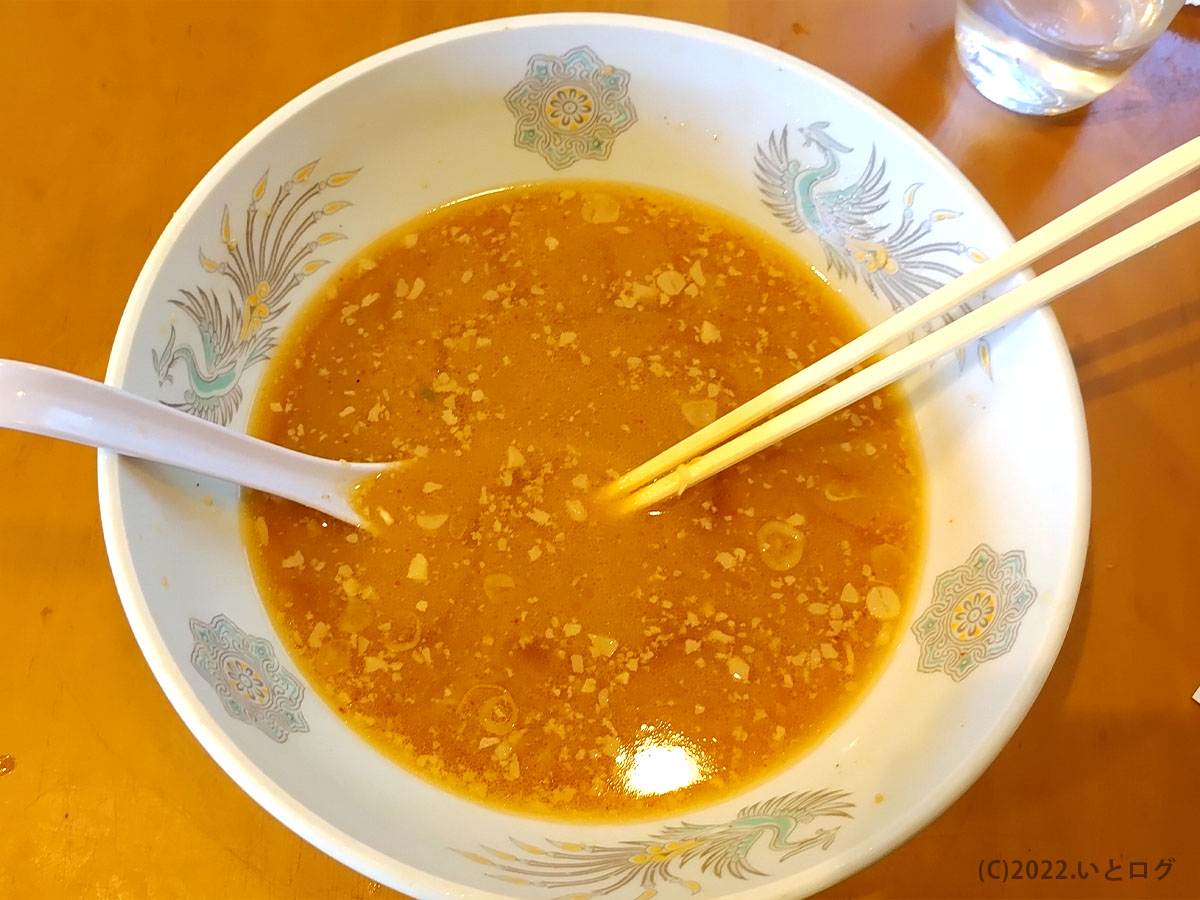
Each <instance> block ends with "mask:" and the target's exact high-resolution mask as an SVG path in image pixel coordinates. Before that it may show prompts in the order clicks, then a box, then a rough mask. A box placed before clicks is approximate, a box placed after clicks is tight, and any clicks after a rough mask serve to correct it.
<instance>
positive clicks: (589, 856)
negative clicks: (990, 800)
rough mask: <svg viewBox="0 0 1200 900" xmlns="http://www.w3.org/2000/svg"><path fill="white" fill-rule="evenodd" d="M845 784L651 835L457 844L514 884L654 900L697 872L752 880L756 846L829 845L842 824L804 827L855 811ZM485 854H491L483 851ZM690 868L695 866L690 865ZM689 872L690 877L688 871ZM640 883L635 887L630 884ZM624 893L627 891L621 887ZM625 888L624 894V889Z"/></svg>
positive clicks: (795, 849)
mask: <svg viewBox="0 0 1200 900" xmlns="http://www.w3.org/2000/svg"><path fill="white" fill-rule="evenodd" d="M849 796H850V795H849V794H847V793H846V792H844V791H828V790H826V791H805V792H803V793H792V794H784V795H782V796H779V797H773V798H771V799H770V800H765V801H763V802H762V803H756V804H754V805H752V806H747V807H745V808H743V809H742V810H740V811H739V812H738V815H737V817H736V818H734V819H732V820H731V821H729V822H723V823H720V824H714V825H693V824H690V823H687V822H683V823H680V824H679V825H672V826H667V827H666V828H662V829H660V830H658V831H656V832H654V833H653V834H652V835H650V837H649V838H646V839H644V840H637V841H621V842H619V843H614V844H603V845H597V844H584V843H568V842H563V841H552V840H548V839H547V840H545V844H546V845H547V846H545V847H540V846H536V845H533V844H526V843H523V842H521V841H518V840H516V839H510V840H512V843H513V845H514V846H515V847H516V848H517V850H518V852H517V853H510V852H507V851H504V850H493V849H491V848H489V847H484V848H483V850H484V851H485V852H484V853H468V852H465V851H459V852H460V853H462V855H463V856H465V857H467V858H468V859H470V860H472V861H474V862H477V863H479V864H480V865H485V866H489V867H491V868H492V869H494V870H495V871H490V872H489V873H488V874H489V875H491V876H492V877H494V878H497V879H499V880H501V881H506V882H508V883H510V884H519V885H532V886H536V887H543V888H553V889H559V890H562V889H571V890H572V891H573V892H572V893H570V894H568V895H565V896H568V897H572V898H577V900H585V898H589V897H600V896H612V895H615V894H617V893H618V892H619V891H622V889H627V890H626V891H625V892H624V893H625V894H628V895H629V897H630V898H631V900H632V898H633V897H634V896H636V898H637V900H649V898H651V897H654V896H656V895H657V893H658V891H659V889H660V888H662V887H664V886H674V887H679V888H684V889H686V890H687V891H689V892H691V893H692V894H698V893H700V892H701V890H702V889H703V887H704V885H703V884H701V882H700V881H697V880H695V879H697V878H714V879H715V878H725V877H729V878H736V879H738V880H746V879H747V878H751V877H754V876H760V877H761V876H765V875H766V873H765V872H763V871H762V870H761V869H759V868H757V867H756V866H755V865H754V864H753V863H752V862H750V855H751V852H752V851H754V850H755V849H756V848H757V847H761V849H760V851H759V852H760V853H761V854H762V855H763V856H765V855H766V852H770V853H772V854H774V861H775V862H776V863H782V862H784V861H786V860H788V859H790V858H791V857H793V856H795V855H796V854H798V853H803V852H805V851H806V850H813V849H817V848H819V849H821V850H828V849H829V848H830V847H831V846H832V845H833V842H834V840H835V839H836V838H837V834H838V830H839V829H840V827H841V826H840V825H828V826H827V825H822V826H818V827H816V828H813V829H811V830H810V829H807V828H804V826H807V825H810V824H812V823H813V822H815V821H816V820H817V819H821V818H831V819H838V818H842V819H849V818H852V817H853V816H852V814H851V812H850V810H851V809H853V808H854V804H853V803H851V802H849V801H848V799H847V798H848V797H849ZM485 854H486V855H485ZM685 869H690V871H687V872H685V871H684V870H685ZM685 876H691V877H685ZM638 888H640V889H641V892H640V893H638V894H636V895H634V894H633V893H632V892H633V891H634V890H637V889H638ZM623 895H624V894H623ZM623 895H622V896H623Z"/></svg>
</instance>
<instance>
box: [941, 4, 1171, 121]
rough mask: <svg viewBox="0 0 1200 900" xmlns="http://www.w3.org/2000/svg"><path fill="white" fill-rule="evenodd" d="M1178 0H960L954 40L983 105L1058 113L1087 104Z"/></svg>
mask: <svg viewBox="0 0 1200 900" xmlns="http://www.w3.org/2000/svg"><path fill="white" fill-rule="evenodd" d="M1182 5H1183V0H959V3H958V17H957V21H956V24H955V38H956V42H957V44H958V57H959V60H960V61H961V62H962V65H963V68H964V69H965V70H966V72H967V75H968V76H969V77H970V78H971V80H972V81H973V82H975V86H976V87H978V88H979V91H980V93H982V94H983V95H984V96H985V97H987V98H988V99H989V100H992V101H993V102H995V103H998V104H1000V105H1001V106H1004V107H1007V108H1008V109H1012V110H1015V111H1017V112H1022V113H1034V114H1038V115H1057V114H1059V113H1064V112H1068V111H1070V110H1072V109H1078V108H1079V107H1081V106H1085V105H1086V104H1088V103H1091V102H1092V101H1093V100H1094V99H1096V97H1098V96H1100V95H1101V94H1103V93H1104V92H1105V91H1107V90H1109V89H1110V88H1111V87H1113V85H1115V84H1116V83H1117V82H1118V81H1119V80H1120V79H1121V76H1123V75H1124V74H1125V72H1126V71H1127V70H1128V69H1129V67H1130V66H1132V65H1133V64H1134V63H1135V62H1137V60H1138V59H1139V58H1140V57H1141V55H1142V54H1143V53H1145V52H1146V49H1147V48H1148V47H1149V46H1150V45H1151V44H1152V43H1153V42H1154V41H1155V39H1157V38H1158V36H1159V35H1161V34H1162V33H1163V31H1164V30H1165V29H1166V27H1167V26H1168V25H1169V24H1170V22H1171V19H1172V18H1174V16H1175V13H1177V12H1178V11H1179V9H1180V7H1181V6H1182Z"/></svg>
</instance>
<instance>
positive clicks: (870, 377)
mask: <svg viewBox="0 0 1200 900" xmlns="http://www.w3.org/2000/svg"><path fill="white" fill-rule="evenodd" d="M1197 166H1200V138H1194V139H1192V140H1190V141H1188V142H1187V143H1186V144H1183V145H1182V146H1180V147H1177V148H1176V149H1174V150H1172V151H1170V152H1169V153H1166V154H1164V155H1163V156H1160V157H1159V158H1158V159H1156V160H1154V161H1153V162H1151V163H1148V164H1147V165H1145V166H1143V167H1142V168H1140V169H1138V170H1137V171H1136V172H1134V173H1133V174H1131V175H1128V176H1126V177H1125V178H1122V179H1121V180H1120V181H1118V182H1117V183H1116V184H1114V185H1112V186H1111V187H1108V188H1106V189H1104V190H1103V191H1101V192H1100V193H1098V194H1096V195H1095V196H1094V197H1091V198H1090V199H1088V200H1085V201H1084V202H1083V203H1081V204H1079V205H1078V206H1076V207H1075V208H1074V209H1071V210H1069V211H1068V212H1066V213H1063V214H1062V215H1061V216H1059V217H1058V218H1057V219H1055V220H1054V221H1052V222H1050V223H1048V224H1046V225H1043V226H1042V227H1041V228H1039V229H1038V230H1037V231H1034V232H1033V233H1031V234H1029V235H1027V236H1026V237H1024V238H1022V239H1021V240H1019V241H1017V242H1016V243H1015V244H1013V245H1012V246H1011V247H1009V248H1008V249H1007V250H1005V251H1004V252H1003V253H1000V254H999V255H997V256H995V257H994V258H992V259H989V260H986V261H984V262H982V263H980V264H979V265H978V266H977V267H976V268H974V269H973V270H971V271H970V272H968V273H967V274H965V275H963V276H961V277H959V278H957V279H955V280H954V281H952V282H950V283H949V284H946V285H944V286H942V287H940V288H938V289H937V290H936V291H934V292H933V293H932V294H930V295H929V296H927V297H925V298H924V299H922V300H919V301H918V302H916V303H914V304H912V305H911V306H909V307H906V308H905V309H903V310H901V311H900V312H898V313H896V314H895V315H893V316H891V317H890V318H889V319H888V320H887V321H885V322H883V323H882V324H880V325H878V326H876V327H875V328H872V329H870V330H869V331H867V332H866V333H865V334H862V335H860V336H859V337H857V338H855V339H854V340H852V341H850V342H849V343H848V344H845V345H844V346H842V347H839V348H838V349H837V350H835V351H834V352H832V353H830V354H829V355H828V356H825V357H822V358H821V359H819V360H817V361H816V362H815V363H813V364H812V365H811V366H808V367H807V368H805V369H802V370H801V371H799V372H797V373H796V374H795V375H792V376H791V377H789V378H787V379H785V380H783V381H781V382H780V383H779V384H777V385H775V386H774V387H772V388H769V389H768V390H766V391H763V393H761V394H759V395H758V396H757V397H755V398H754V399H752V400H750V401H748V402H747V403H743V404H742V405H741V406H739V407H737V408H736V409H734V410H733V411H732V412H729V413H727V414H726V415H724V416H722V417H721V418H719V419H717V420H716V421H715V422H713V423H711V424H710V425H706V426H705V427H703V428H701V429H700V430H699V431H697V432H695V433H693V434H691V435H689V436H688V437H686V438H684V439H683V440H682V441H680V442H679V443H677V444H675V445H673V446H671V447H669V448H667V449H666V450H664V451H663V452H661V453H659V454H658V455H657V456H655V457H654V458H653V459H651V460H649V461H648V462H645V463H643V464H642V465H640V466H638V467H637V468H635V469H632V470H631V471H629V472H627V473H626V474H624V475H622V476H621V477H619V478H617V479H616V480H615V481H613V482H611V483H610V484H609V485H608V486H607V488H606V490H607V492H608V493H609V495H610V496H613V497H620V496H624V499H623V500H622V501H621V503H622V508H624V509H625V510H626V511H633V510H637V509H642V508H644V507H646V506H650V505H652V504H655V503H658V502H660V501H662V500H664V499H666V498H668V497H671V496H677V495H679V494H681V493H683V491H684V490H685V489H686V488H687V487H689V486H690V485H692V484H695V483H696V482H698V481H703V480H704V479H705V478H709V477H710V476H712V475H715V474H716V473H717V472H720V471H721V470H723V469H726V468H728V467H729V466H732V465H735V464H736V463H739V462H741V461H742V460H743V459H745V458H746V457H748V456H750V455H751V454H753V453H757V452H758V451H759V450H762V449H764V448H766V447H769V446H771V445H772V444H774V443H776V442H778V441H780V440H782V439H783V438H785V437H787V436H788V435H790V434H793V433H795V432H797V431H799V430H800V429H801V428H804V427H806V426H808V425H811V424H812V423H813V422H816V421H817V420H819V419H822V418H824V417H825V416H827V415H830V414H831V413H834V412H837V411H838V410H840V409H843V408H844V407H846V406H849V405H850V404H851V403H854V402H855V401H857V400H861V399H862V398H863V397H865V396H867V395H868V394H871V393H872V392H874V391H877V390H879V389H880V388H882V387H886V386H887V385H889V384H891V383H892V382H893V381H896V380H898V379H900V378H903V377H904V376H905V375H907V374H908V373H909V372H912V371H913V370H914V369H916V368H918V367H920V366H921V365H923V364H924V363H927V362H929V361H931V360H933V359H936V358H937V357H939V356H941V355H943V354H945V353H947V352H949V351H951V350H954V349H956V348H958V347H960V346H962V345H963V344H966V343H967V342H969V341H971V340H974V339H975V338H978V337H982V336H983V335H985V334H987V333H989V332H991V331H993V330H995V329H996V328H998V327H1000V326H1001V325H1003V324H1004V323H1006V322H1008V321H1009V320H1011V319H1014V318H1016V317H1018V316H1022V315H1024V314H1025V313H1028V312H1031V311H1032V310H1034V309H1036V308H1038V307H1039V306H1042V305H1043V304H1045V303H1048V302H1050V301H1051V300H1053V299H1055V298H1056V297H1058V296H1059V295H1061V294H1063V293H1065V292H1066V291H1069V290H1070V289H1071V288H1073V287H1076V286H1077V285H1080V284H1082V283H1083V282H1085V281H1087V280H1088V279H1090V278H1093V277H1094V276H1096V275H1099V274H1100V273H1101V272H1104V271H1106V270H1108V269H1111V268H1112V267H1113V266H1116V265H1118V264H1119V263H1122V262H1124V261H1125V260H1127V259H1129V258H1130V257H1132V256H1136V255H1137V254H1138V253H1141V252H1142V251H1143V250H1146V249H1148V248H1150V247H1153V246H1154V245H1155V244H1158V243H1159V242H1161V241H1163V240H1165V239H1166V238H1168V237H1171V236H1172V235H1174V234H1177V233H1178V232H1181V231H1183V230H1184V229H1186V228H1189V227H1191V226H1192V225H1195V224H1196V223H1197V221H1200V191H1196V192H1194V193H1192V194H1189V195H1188V196H1186V197H1184V198H1183V199H1182V200H1178V201H1176V202H1175V203H1172V204H1171V205H1170V206H1168V207H1166V208H1165V209H1162V210H1160V211H1159V212H1157V213H1154V214H1153V215H1151V216H1149V217H1147V218H1145V219H1143V220H1142V221H1140V222H1138V223H1137V224H1136V225H1131V226H1130V227H1129V228H1126V229H1125V230H1124V231H1121V232H1118V233H1117V234H1115V235H1113V236H1112V237H1110V238H1107V239H1106V240H1103V241H1101V242H1100V243H1098V244H1096V245H1095V246H1093V247H1091V248H1089V249H1087V250H1085V251H1083V252H1082V253H1080V254H1078V255H1077V256H1074V257H1072V258H1071V259H1069V260H1067V261H1066V262H1063V263H1061V264H1060V265H1057V266H1055V267H1054V268H1052V269H1050V270H1049V271H1047V272H1045V273H1043V274H1041V275H1039V276H1037V277H1036V278H1034V279H1031V280H1030V281H1027V282H1026V283H1024V284H1022V285H1020V286H1018V287H1016V288H1014V289H1013V290H1011V291H1009V292H1008V293H1006V294H1003V295H1002V296H999V297H997V298H995V299H993V300H991V301H990V302H988V303H985V304H984V305H983V306H981V307H979V308H978V309H976V310H974V311H972V312H969V313H967V314H966V315H963V316H961V317H959V318H957V319H955V320H954V321H952V322H950V323H949V324H946V325H944V326H942V327H941V328H939V329H938V330H936V331H933V332H932V333H930V334H927V335H926V336H924V337H922V338H920V339H919V340H916V341H913V342H912V343H909V344H908V345H906V346H904V347H903V348H901V349H899V350H897V351H896V352H894V353H892V354H891V355H890V356H886V357H885V358H883V359H881V360H879V361H878V362H875V363H873V364H872V365H870V366H867V367H866V368H864V369H862V370H861V371H859V372H856V373H854V374H853V375H850V376H849V377H847V378H845V379H843V380H842V381H839V382H837V383H836V384H833V385H832V386H831V387H828V388H826V389H825V390H823V391H820V392H819V393H816V394H813V395H812V396H810V397H808V398H807V399H806V400H803V401H802V402H800V403H798V404H797V405H795V406H792V407H791V408H790V409H787V410H786V411H784V412H779V411H780V410H783V409H784V408H785V407H787V406H788V405H789V404H791V403H792V402H793V401H795V400H796V399H798V398H800V397H802V396H804V395H805V394H809V393H811V392H812V391H814V390H816V389H817V388H819V387H820V386H821V385H823V384H826V383H827V382H829V381H831V380H832V379H834V378H836V377H838V376H839V375H842V374H843V373H845V372H846V371H847V370H849V369H851V368H852V367H854V366H855V365H857V364H858V363H860V362H862V361H863V360H864V359H866V358H867V357H869V356H871V355H872V354H875V353H877V352H879V351H881V350H883V349H884V348H886V347H887V346H888V345H890V344H892V343H893V342H895V341H897V340H899V339H901V338H903V337H905V336H906V335H909V334H911V333H913V332H915V331H916V330H917V329H918V328H920V327H921V326H927V325H929V324H930V323H932V322H933V321H934V320H935V319H937V318H938V317H939V316H942V315H944V314H945V313H947V312H949V311H950V310H952V309H954V308H955V307H957V306H960V305H962V304H963V303H965V302H967V301H970V300H971V299H973V298H975V297H976V296H978V295H979V294H980V293H981V292H982V291H984V290H986V289H988V288H990V287H992V286H994V285H995V284H996V283H997V282H1000V281H1002V280H1004V279H1005V278H1007V277H1009V276H1011V275H1013V274H1014V273H1016V272H1019V271H1021V270H1022V269H1024V268H1026V267H1027V266H1028V265H1029V264H1030V263H1032V262H1033V261H1034V260H1036V259H1038V258H1040V257H1042V256H1044V255H1045V254H1047V253H1049V252H1050V251H1051V250H1054V249H1055V248H1056V247H1058V246H1060V245H1061V244H1063V243H1065V242H1066V241H1068V240H1070V239H1071V238H1073V237H1075V236H1076V235H1078V234H1080V233H1081V232H1083V231H1086V230H1087V229H1089V228H1091V227H1092V226H1093V225H1096V224H1097V223H1099V222H1102V221H1104V220H1105V219H1107V218H1108V217H1110V216H1112V215H1114V214H1115V213H1117V212H1119V211H1120V210H1122V209H1124V208H1125V207H1126V206H1128V205H1129V204H1130V203H1132V202H1133V201H1135V200H1139V199H1141V198H1142V197H1144V196H1145V195H1146V194H1148V193H1150V192H1152V191H1156V190H1158V189H1159V188H1161V187H1163V186H1165V185H1167V184H1169V183H1171V182H1172V181H1174V180H1175V179H1177V178H1180V177H1181V176H1183V175H1186V174H1187V173H1188V172H1190V171H1192V170H1193V169H1195V168H1196V167H1197ZM776 412H779V415H776V416H775V417H774V418H772V419H770V420H768V421H766V422H763V423H762V424H761V425H757V427H751V426H754V425H755V423H757V422H761V421H762V420H763V419H765V418H766V417H767V416H770V415H772V414H774V413H776ZM746 429H749V430H746ZM655 479H657V480H655Z"/></svg>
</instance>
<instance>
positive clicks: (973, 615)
mask: <svg viewBox="0 0 1200 900" xmlns="http://www.w3.org/2000/svg"><path fill="white" fill-rule="evenodd" d="M1036 599H1037V591H1036V590H1035V589H1034V587H1033V585H1032V584H1031V583H1030V581H1029V579H1028V578H1027V577H1026V575H1025V554H1024V553H1022V552H1021V551H1020V550H1013V551H1011V552H1009V553H1005V554H1004V555H1003V556H1001V555H1000V554H998V553H997V552H996V551H995V550H993V549H992V548H991V547H989V546H988V545H987V544H980V545H979V546H978V547H976V548H975V549H974V550H973V551H972V552H971V556H970V557H969V558H968V559H967V561H966V563H964V564H963V565H961V566H957V567H955V568H953V569H951V570H949V571H948V572H943V573H942V574H941V575H939V576H938V578H937V580H936V581H935V582H934V585H933V602H932V603H930V605H929V608H928V609H926V610H925V612H924V613H922V614H921V616H920V618H918V619H917V621H916V622H914V623H913V626H912V630H913V634H915V635H916V637H917V641H918V643H919V644H920V646H921V656H920V659H919V660H918V662H917V668H918V669H920V670H921V671H922V672H945V673H946V674H947V675H949V676H950V677H951V678H952V679H954V680H955V681H961V680H962V679H963V678H965V677H966V676H967V675H969V674H970V673H971V672H972V671H973V670H974V669H975V668H976V667H977V666H978V665H979V664H980V663H982V662H984V661H986V660H989V659H994V658H995V657H997V656H1003V655H1004V654H1005V653H1007V652H1008V651H1009V650H1011V649H1012V647H1013V644H1014V643H1015V642H1016V639H1017V630H1018V629H1019V628H1020V626H1021V619H1022V618H1024V616H1025V613H1026V612H1028V611H1029V607H1030V606H1032V605H1033V602H1034V601H1035V600H1036Z"/></svg>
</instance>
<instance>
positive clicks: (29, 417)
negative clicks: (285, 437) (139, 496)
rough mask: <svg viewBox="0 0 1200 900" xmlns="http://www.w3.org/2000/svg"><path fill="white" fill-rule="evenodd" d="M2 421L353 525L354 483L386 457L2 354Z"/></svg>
mask: <svg viewBox="0 0 1200 900" xmlns="http://www.w3.org/2000/svg"><path fill="white" fill-rule="evenodd" d="M0 427H2V428H13V429H16V430H17V431H28V432H31V433H33V434H41V435H45V436H47V437H53V438H60V439H62V440H66V441H73V442H75V443H77V444H85V445H87V446H89V447H103V448H105V449H107V450H113V451H115V452H117V453H121V454H124V455H125V456H136V457H138V458H140V459H149V460H153V461H155V462H160V463H166V464H167V465H170V466H178V467H180V468H182V469H189V470H191V471H193V472H199V473H200V474H202V475H210V476H212V477H213V478H219V479H221V480H222V481H231V482H233V483H234V484H241V485H245V486H246V487H251V488H255V489H256V490H260V491H265V492H267V493H269V494H275V495H277V496H280V497H286V498H287V499H288V500H295V501H296V502H297V503H303V504H304V505H305V506H309V507H312V508H313V509H315V510H319V511H320V512H323V513H326V514H328V515H330V516H333V517H334V518H337V519H341V520H342V521H343V522H349V523H350V524H352V525H363V524H364V523H363V520H362V518H361V517H360V516H359V514H358V513H357V512H356V511H355V509H354V507H353V506H351V504H350V496H351V494H352V492H353V491H354V489H355V488H356V487H357V486H359V485H362V484H364V483H365V482H367V481H370V480H371V479H373V478H374V477H375V476H377V475H378V474H379V473H380V472H382V471H383V470H384V469H386V468H388V466H390V465H392V464H391V463H348V462H344V461H338V460H329V459H321V458H319V457H316V456H309V455H307V454H305V453H298V452H296V451H295V450H288V449H286V448H285V447H279V446H276V445H275V444H270V443H268V442H266V441H260V440H258V439H257V438H252V437H250V436H249V435H246V434H239V433H238V432H235V431H230V430H228V429H226V428H222V427H221V426H220V425H214V424H213V423H212V422H206V421H204V420H203V419H198V418H196V417H195V416H192V415H189V414H187V413H185V412H180V411H179V410H177V409H172V408H171V407H169V406H163V405H162V404H161V403H156V402H154V401H153V400H147V399H145V398H144V397H138V396H137V395H135V394H130V393H127V392H126V391H122V390H120V389H119V388H115V387H110V386H109V385H107V384H102V383H101V382H99V381H92V380H91V379H89V378H81V377H80V376H78V375H71V374H70V373H68V372H60V371H59V370H57V369H48V368H45V367H44V366H35V365H33V364H31V363H23V362H14V361H12V360H7V359H4V360H0Z"/></svg>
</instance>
